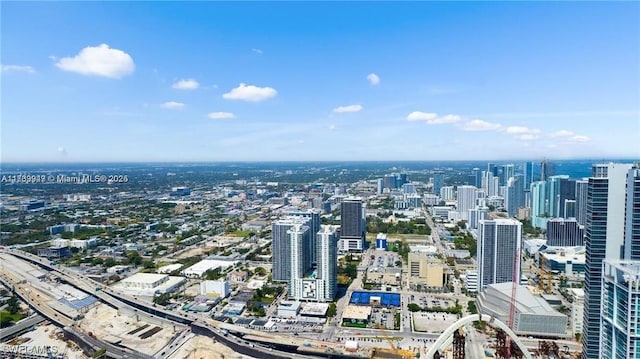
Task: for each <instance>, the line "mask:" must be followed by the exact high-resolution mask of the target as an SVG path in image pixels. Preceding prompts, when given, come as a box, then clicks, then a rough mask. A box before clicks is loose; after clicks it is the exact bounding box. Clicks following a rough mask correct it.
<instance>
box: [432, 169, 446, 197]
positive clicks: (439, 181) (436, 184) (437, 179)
mask: <svg viewBox="0 0 640 359" xmlns="http://www.w3.org/2000/svg"><path fill="white" fill-rule="evenodd" d="M442 186H444V173H442V172H436V173H435V174H434V175H433V193H434V194H436V195H437V194H440V189H441V188H442Z"/></svg>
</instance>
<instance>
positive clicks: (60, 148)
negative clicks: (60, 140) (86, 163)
mask: <svg viewBox="0 0 640 359" xmlns="http://www.w3.org/2000/svg"><path fill="white" fill-rule="evenodd" d="M58 154H60V155H61V156H66V155H67V149H66V148H64V147H62V146H60V147H58Z"/></svg>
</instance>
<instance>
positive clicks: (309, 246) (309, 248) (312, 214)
mask: <svg viewBox="0 0 640 359" xmlns="http://www.w3.org/2000/svg"><path fill="white" fill-rule="evenodd" d="M321 214H322V211H321V210H319V209H315V208H312V209H308V210H306V211H292V212H289V215H290V216H294V217H302V218H308V219H309V223H308V224H307V225H308V226H309V229H310V231H311V232H309V238H310V240H309V241H308V242H307V243H305V246H306V247H305V251H306V252H307V253H310V257H309V258H310V260H311V263H315V262H316V251H315V247H316V244H315V242H316V233H318V232H319V231H320V223H321V222H322V221H321V220H320V215H321Z"/></svg>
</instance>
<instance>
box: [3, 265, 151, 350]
mask: <svg viewBox="0 0 640 359" xmlns="http://www.w3.org/2000/svg"><path fill="white" fill-rule="evenodd" d="M6 260H7V258H3V261H6ZM0 269H1V271H0V281H2V282H3V283H4V284H5V285H6V286H7V287H9V288H12V289H13V291H14V292H15V293H16V295H18V296H19V297H20V298H21V299H22V300H23V301H24V302H25V303H27V304H28V305H29V306H30V307H31V308H33V309H34V310H35V311H37V312H38V313H40V314H41V315H42V316H43V317H45V318H47V319H48V320H49V321H51V322H52V323H54V324H55V325H57V326H59V327H61V328H64V330H65V332H67V333H68V334H71V335H72V336H73V337H74V338H75V339H76V341H81V342H83V343H85V344H86V345H88V346H90V347H91V348H93V349H94V350H97V349H99V348H104V349H106V350H107V352H108V354H109V357H111V358H115V359H120V358H134V359H151V358H152V356H150V355H146V354H144V353H140V352H138V351H136V350H132V349H125V348H120V347H116V346H115V345H112V344H110V343H107V342H103V341H102V340H99V339H97V338H93V337H91V336H89V335H87V334H85V333H83V332H82V331H81V330H78V329H76V328H75V327H74V324H75V322H74V320H73V319H72V318H69V317H67V316H66V315H65V313H62V312H59V311H56V310H54V309H53V308H52V307H50V306H49V305H47V304H46V303H47V302H50V301H54V302H55V299H54V298H51V297H49V296H48V295H47V294H45V293H43V292H40V291H39V290H38V289H37V288H36V287H34V286H33V285H30V284H29V283H28V282H27V281H26V278H25V277H21V276H19V275H18V274H17V271H16V270H15V269H17V266H12V267H11V269H13V271H11V272H10V271H8V269H9V268H7V267H6V266H4V265H3V266H2V267H1V268H0Z"/></svg>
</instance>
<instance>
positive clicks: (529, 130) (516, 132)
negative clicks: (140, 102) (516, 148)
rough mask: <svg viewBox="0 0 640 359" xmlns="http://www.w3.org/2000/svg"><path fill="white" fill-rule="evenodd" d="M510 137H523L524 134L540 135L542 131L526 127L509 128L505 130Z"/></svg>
mask: <svg viewBox="0 0 640 359" xmlns="http://www.w3.org/2000/svg"><path fill="white" fill-rule="evenodd" d="M505 131H506V132H507V133H508V134H510V135H522V134H530V135H533V134H539V133H540V132H541V131H540V130H539V129H537V128H536V129H533V128H528V127H524V126H509V127H507V129H506V130H505Z"/></svg>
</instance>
